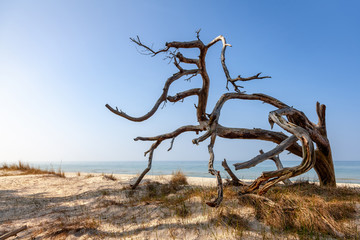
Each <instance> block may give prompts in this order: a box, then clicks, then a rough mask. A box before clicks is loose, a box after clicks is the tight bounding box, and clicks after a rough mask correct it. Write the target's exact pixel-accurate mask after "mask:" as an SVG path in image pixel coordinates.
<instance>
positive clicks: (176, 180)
mask: <svg viewBox="0 0 360 240" xmlns="http://www.w3.org/2000/svg"><path fill="white" fill-rule="evenodd" d="M170 184H171V185H174V186H179V185H189V184H188V182H187V179H186V176H185V175H184V173H183V172H182V171H181V170H178V171H176V172H173V174H172V176H171V179H170Z"/></svg>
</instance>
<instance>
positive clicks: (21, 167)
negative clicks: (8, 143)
mask: <svg viewBox="0 0 360 240" xmlns="http://www.w3.org/2000/svg"><path fill="white" fill-rule="evenodd" d="M0 170H3V171H21V172H22V173H21V174H19V175H30V174H52V175H55V176H58V177H62V178H65V173H64V172H63V171H62V170H61V168H59V169H58V171H57V172H55V171H54V170H42V169H40V168H35V167H33V166H30V164H28V163H23V162H21V161H19V162H18V163H17V164H11V165H9V164H7V163H3V164H2V166H1V167H0Z"/></svg>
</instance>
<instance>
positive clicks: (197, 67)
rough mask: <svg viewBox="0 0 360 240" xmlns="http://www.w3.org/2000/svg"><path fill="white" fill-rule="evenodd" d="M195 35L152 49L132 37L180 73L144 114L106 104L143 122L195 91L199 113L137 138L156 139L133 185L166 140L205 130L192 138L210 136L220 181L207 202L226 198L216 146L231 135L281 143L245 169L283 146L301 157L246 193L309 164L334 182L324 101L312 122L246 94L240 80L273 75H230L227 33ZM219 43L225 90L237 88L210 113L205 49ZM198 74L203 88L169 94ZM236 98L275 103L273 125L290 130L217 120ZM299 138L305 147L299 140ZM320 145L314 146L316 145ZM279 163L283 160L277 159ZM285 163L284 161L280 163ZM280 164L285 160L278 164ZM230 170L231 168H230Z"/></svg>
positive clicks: (328, 182)
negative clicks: (192, 121)
mask: <svg viewBox="0 0 360 240" xmlns="http://www.w3.org/2000/svg"><path fill="white" fill-rule="evenodd" d="M196 37H197V39H196V40H194V41H188V42H177V41H174V42H167V43H166V44H165V48H163V49H160V50H158V51H155V50H153V49H152V48H150V47H148V46H147V45H145V44H143V43H142V42H141V40H140V38H139V37H137V38H130V39H131V41H132V42H134V43H135V44H136V45H137V46H139V47H141V48H143V49H144V53H146V54H148V55H151V56H156V55H158V54H161V53H166V54H168V57H169V58H170V59H171V61H172V62H173V63H174V65H175V67H176V68H177V72H176V73H175V74H173V75H172V76H171V77H169V78H168V79H167V80H166V81H165V84H164V88H163V91H162V94H161V95H160V97H159V98H158V100H157V101H156V103H155V105H154V106H153V108H152V109H151V110H150V111H149V112H148V113H146V114H145V115H143V116H140V117H132V116H129V115H127V114H126V113H125V112H123V111H121V110H119V109H118V108H117V107H116V108H112V107H111V106H110V105H108V104H106V107H107V108H108V109H109V110H110V111H111V112H113V113H114V114H116V115H119V116H120V117H123V118H126V119H128V120H130V121H135V122H141V121H144V120H146V119H148V118H150V117H151V116H153V115H154V113H155V112H156V111H157V110H158V108H159V106H160V105H161V104H162V103H165V102H167V101H169V102H173V103H175V102H178V101H182V100H184V99H185V98H187V97H189V96H197V99H198V101H197V105H196V106H195V107H196V117H197V122H198V125H186V126H181V127H179V128H178V129H176V130H175V131H173V132H170V133H165V134H161V135H158V136H155V137H137V138H135V139H134V140H135V141H139V140H140V141H151V142H153V144H152V145H151V147H150V149H149V150H148V151H146V152H145V156H146V155H148V167H147V168H146V169H145V170H144V171H143V172H142V174H141V175H140V176H139V178H138V179H137V181H136V182H135V184H133V185H132V188H133V189H135V188H136V187H137V186H138V184H139V183H140V181H141V180H142V178H143V177H144V176H145V174H146V173H147V172H148V171H149V170H150V169H151V164H152V159H153V154H154V151H155V149H156V148H157V147H158V146H159V145H160V144H161V143H162V142H163V141H164V140H168V139H169V140H171V145H170V148H169V150H170V149H171V148H172V145H173V142H174V139H175V138H176V137H177V136H179V135H180V134H182V133H184V132H195V133H196V134H198V133H199V132H204V134H203V135H201V136H200V137H198V138H195V139H193V140H192V142H193V143H194V144H199V143H201V142H203V141H205V140H207V139H210V143H209V145H208V151H209V155H210V159H209V165H208V170H209V173H210V174H212V175H214V176H216V178H217V185H218V195H217V197H216V198H215V199H214V200H213V201H211V202H208V203H207V204H208V205H209V206H214V207H216V206H218V205H219V204H220V203H221V201H222V198H223V189H222V179H221V176H220V172H219V171H217V170H216V169H214V159H215V155H214V151H213V146H214V144H215V140H216V138H217V137H221V138H230V139H258V140H264V141H271V142H274V143H276V144H278V145H277V146H276V147H275V148H274V149H273V150H271V151H269V152H266V153H261V154H260V155H259V156H256V157H255V158H253V159H251V160H250V161H248V162H244V163H237V164H234V166H235V169H236V170H239V169H243V168H248V167H252V166H256V165H257V164H258V163H260V162H262V161H264V160H266V159H271V158H274V157H275V156H277V155H278V154H279V153H281V152H282V151H285V150H287V151H290V152H291V153H293V154H295V155H297V156H300V157H302V158H303V160H302V162H301V163H300V165H299V166H296V167H292V168H282V167H280V168H279V167H278V170H276V171H271V172H264V173H263V174H262V175H261V176H260V177H259V178H258V179H256V180H255V181H254V182H253V183H252V184H251V185H249V186H246V187H245V188H244V189H243V190H242V193H248V192H253V191H255V190H256V189H258V188H260V190H259V192H258V193H259V194H263V193H265V192H266V191H267V190H268V189H269V188H270V187H271V186H273V185H274V184H276V183H277V182H279V181H286V180H287V179H289V178H291V177H295V176H298V175H300V174H302V173H304V172H306V171H308V170H310V169H311V168H313V167H314V168H315V170H316V172H317V174H318V177H319V181H320V184H321V185H326V186H332V187H335V186H336V181H335V173H334V167H333V161H332V156H331V148H330V143H329V140H328V139H327V136H326V125H325V105H320V104H319V103H317V105H316V111H317V114H318V117H319V122H318V123H317V124H314V123H312V122H310V121H309V120H308V118H307V117H306V115H305V114H304V113H303V112H301V111H298V110H296V109H294V108H292V107H289V106H288V105H286V104H285V103H283V102H281V101H279V100H277V99H276V98H273V97H270V96H268V95H265V94H261V93H254V94H246V93H245V92H242V91H240V89H241V88H243V87H242V86H240V85H238V82H242V81H250V80H255V79H264V78H270V77H269V76H261V73H258V74H256V75H253V76H250V77H242V76H241V75H238V76H237V77H236V78H232V77H231V76H230V73H229V70H228V68H227V66H226V63H225V51H226V48H227V47H228V46H231V45H230V44H228V43H226V39H225V38H224V37H223V36H221V35H220V36H218V37H216V38H215V39H213V40H212V41H211V42H209V43H208V44H204V43H203V42H202V41H201V40H200V37H199V32H197V36H196ZM217 42H221V43H222V50H221V64H222V68H223V71H224V73H225V77H226V89H227V90H228V91H229V85H231V86H232V87H233V89H234V92H229V93H225V94H223V95H222V96H221V97H220V99H219V100H218V101H217V103H216V105H215V106H214V108H213V110H212V112H211V113H207V112H206V108H207V101H208V97H209V86H210V77H209V75H208V72H207V69H206V62H205V60H206V54H207V51H208V49H209V48H210V47H212V46H214V44H216V43H217ZM182 49H197V50H198V51H199V56H198V58H188V57H186V56H184V55H183V54H182V53H181V50H182ZM184 66H193V67H192V68H190V69H188V68H184ZM197 75H199V76H200V77H201V79H202V87H201V88H193V89H189V90H186V91H183V92H178V93H177V94H175V95H174V96H170V95H169V94H168V91H169V88H170V86H171V84H172V83H174V82H175V81H177V80H179V79H181V78H186V79H191V78H192V77H194V76H197ZM232 99H238V100H256V101H261V102H264V103H267V104H270V105H272V106H273V107H274V108H275V110H274V111H272V112H270V114H269V122H270V124H271V126H272V125H273V124H274V123H276V124H277V125H278V126H280V127H281V128H283V129H284V130H285V131H287V132H288V133H289V134H290V135H286V134H284V133H282V132H276V131H271V130H265V129H260V128H254V129H247V128H229V127H225V126H222V125H220V124H219V118H220V113H221V109H222V107H223V105H224V104H225V103H226V102H227V101H228V100H232ZM297 141H300V142H301V146H300V145H299V144H298V143H297ZM314 143H315V144H316V149H315V147H314ZM278 161H279V162H280V160H278ZM280 164H281V163H280ZM279 166H281V165H279ZM230 171H231V170H230Z"/></svg>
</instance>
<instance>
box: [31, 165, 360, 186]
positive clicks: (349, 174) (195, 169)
mask: <svg viewBox="0 0 360 240" xmlns="http://www.w3.org/2000/svg"><path fill="white" fill-rule="evenodd" d="M233 163H236V162H231V161H228V165H229V166H230V168H232V170H233V171H234V172H235V174H236V175H237V176H238V177H239V178H242V179H255V178H257V177H258V176H260V174H261V173H262V172H263V171H271V170H276V167H275V164H274V163H273V162H272V161H265V162H263V163H261V164H259V165H257V166H256V167H253V168H250V169H243V170H239V171H235V170H234V167H233V166H232V164H233ZM297 164H299V162H295V161H283V165H284V167H291V166H296V165H297ZM334 165H335V174H336V179H337V182H338V183H359V184H360V161H335V162H334ZM34 166H40V167H41V168H44V169H49V168H53V169H55V170H57V169H58V168H59V167H60V168H61V169H62V170H63V171H65V172H89V173H90V172H93V173H119V174H137V173H141V172H142V171H143V169H145V168H146V166H147V161H146V160H145V161H119V162H106V161H105V162H90V163H84V162H77V163H57V164H52V165H50V164H37V165H36V164H34ZM207 167H208V162H207V161H182V162H176V161H153V164H152V169H151V170H150V172H149V173H148V174H150V175H165V174H171V173H172V172H173V171H176V170H182V171H183V172H184V173H185V175H186V176H189V177H213V176H211V175H210V174H209V173H208V171H207ZM214 167H215V169H217V170H220V172H221V176H223V177H226V176H227V173H226V172H225V171H224V169H223V167H222V166H221V162H220V161H218V162H215V164H214ZM298 178H300V179H304V180H309V181H317V175H316V173H315V171H314V170H311V171H309V172H307V173H305V174H303V175H301V176H299V177H298ZM298 178H295V179H298Z"/></svg>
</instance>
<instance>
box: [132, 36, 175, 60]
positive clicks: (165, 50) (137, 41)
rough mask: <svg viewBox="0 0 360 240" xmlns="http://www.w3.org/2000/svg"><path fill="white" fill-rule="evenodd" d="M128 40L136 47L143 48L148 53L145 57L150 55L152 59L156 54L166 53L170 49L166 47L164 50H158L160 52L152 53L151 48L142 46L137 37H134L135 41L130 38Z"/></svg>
mask: <svg viewBox="0 0 360 240" xmlns="http://www.w3.org/2000/svg"><path fill="white" fill-rule="evenodd" d="M130 40H131V41H132V42H134V43H136V44H137V45H139V46H140V47H143V48H145V50H146V51H148V52H149V54H147V55H152V57H154V56H155V55H157V54H159V53H162V52H167V51H168V50H169V48H170V47H166V48H164V49H160V50H158V51H154V50H153V49H152V48H150V47H148V46H146V45H144V44H143V43H142V42H141V40H140V38H139V36H136V39H134V38H130Z"/></svg>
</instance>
